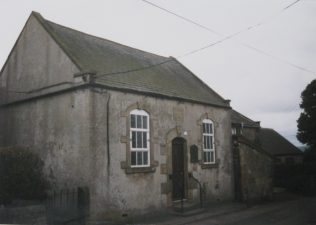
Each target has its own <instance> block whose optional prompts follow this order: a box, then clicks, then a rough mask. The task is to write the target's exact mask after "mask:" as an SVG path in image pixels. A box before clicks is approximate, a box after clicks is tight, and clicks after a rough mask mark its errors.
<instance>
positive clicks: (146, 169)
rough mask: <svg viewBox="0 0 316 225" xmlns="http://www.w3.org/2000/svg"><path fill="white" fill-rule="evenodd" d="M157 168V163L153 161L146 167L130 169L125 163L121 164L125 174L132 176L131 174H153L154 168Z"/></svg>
mask: <svg viewBox="0 0 316 225" xmlns="http://www.w3.org/2000/svg"><path fill="white" fill-rule="evenodd" d="M157 166H158V162H157V161H154V162H153V163H152V165H150V166H148V167H131V166H130V165H127V163H126V162H125V161H124V162H121V168H122V169H124V170H125V173H126V174H133V173H154V172H155V171H156V167H157Z"/></svg>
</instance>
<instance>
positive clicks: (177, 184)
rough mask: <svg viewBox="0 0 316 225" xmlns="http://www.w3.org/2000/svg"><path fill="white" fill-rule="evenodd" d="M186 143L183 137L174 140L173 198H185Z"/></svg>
mask: <svg viewBox="0 0 316 225" xmlns="http://www.w3.org/2000/svg"><path fill="white" fill-rule="evenodd" d="M184 144H185V140H184V139H183V138H175V139H173V141H172V199H173V200H180V199H183V198H184Z"/></svg>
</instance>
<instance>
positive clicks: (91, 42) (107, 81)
mask: <svg viewBox="0 0 316 225" xmlns="http://www.w3.org/2000/svg"><path fill="white" fill-rule="evenodd" d="M33 15H34V16H35V17H36V18H37V19H38V21H39V22H40V23H41V24H42V26H43V27H44V28H45V29H46V31H47V32H48V33H49V34H50V35H51V36H52V38H53V39H54V40H55V41H56V42H57V44H59V46H60V47H61V48H62V49H63V50H64V52H65V53H66V54H67V55H68V56H69V58H70V59H71V60H72V61H73V62H74V63H75V64H76V65H77V67H78V69H80V70H81V71H82V72H87V71H94V72H96V74H97V76H96V77H97V78H96V80H95V82H96V83H98V84H101V85H102V84H103V85H105V86H107V87H113V88H116V89H125V90H134V91H138V92H143V93H152V94H158V95H162V96H166V97H176V98H180V99H184V100H189V101H194V102H199V103H204V104H211V105H215V106H219V107H229V103H228V102H227V101H226V100H224V99H223V98H222V97H221V96H220V95H218V94H217V93H216V92H215V91H213V90H212V89H211V88H209V87H208V86H207V85H206V84H205V83H203V82H202V81H201V80H200V79H198V78H197V77H196V76H195V75H194V74H193V73H192V72H190V71H189V70H188V69H186V68H185V67H184V66H183V65H182V64H181V63H179V62H178V61H177V60H176V59H174V58H172V57H169V58H167V57H162V56H158V55H155V54H152V53H148V52H144V51H141V50H138V49H135V48H131V47H128V46H125V45H122V44H118V43H115V42H112V41H109V40H106V39H102V38H98V37H95V36H92V35H89V34H85V33H82V32H80V31H76V30H73V29H71V28H67V27H64V26H61V25H58V24H56V23H53V22H51V21H48V20H45V19H44V18H43V17H42V16H41V15H40V14H39V13H35V12H33ZM155 65H157V66H155ZM142 68H143V69H142Z"/></svg>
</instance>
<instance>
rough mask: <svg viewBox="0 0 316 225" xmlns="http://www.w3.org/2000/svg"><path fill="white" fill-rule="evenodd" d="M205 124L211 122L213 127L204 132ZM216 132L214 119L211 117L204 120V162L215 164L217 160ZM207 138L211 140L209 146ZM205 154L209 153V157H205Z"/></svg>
mask: <svg viewBox="0 0 316 225" xmlns="http://www.w3.org/2000/svg"><path fill="white" fill-rule="evenodd" d="M205 124H209V125H210V127H211V128H212V129H210V131H209V132H208V131H206V132H204V125H205ZM214 134H215V128H214V123H213V121H212V120H210V119H204V120H203V121H202V149H203V152H202V153H203V155H202V158H203V163H204V164H215V162H216V159H215V138H214ZM206 138H207V139H208V140H209V141H210V142H209V147H207V146H206V145H207V144H206V143H205V140H206ZM210 139H211V140H210ZM205 154H207V155H208V159H206V158H205V156H204V155H205ZM212 155H213V157H212ZM212 159H213V160H212Z"/></svg>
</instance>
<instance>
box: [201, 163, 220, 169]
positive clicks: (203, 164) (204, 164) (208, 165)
mask: <svg viewBox="0 0 316 225" xmlns="http://www.w3.org/2000/svg"><path fill="white" fill-rule="evenodd" d="M201 168H202V169H210V168H218V162H216V163H210V164H206V163H201Z"/></svg>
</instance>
